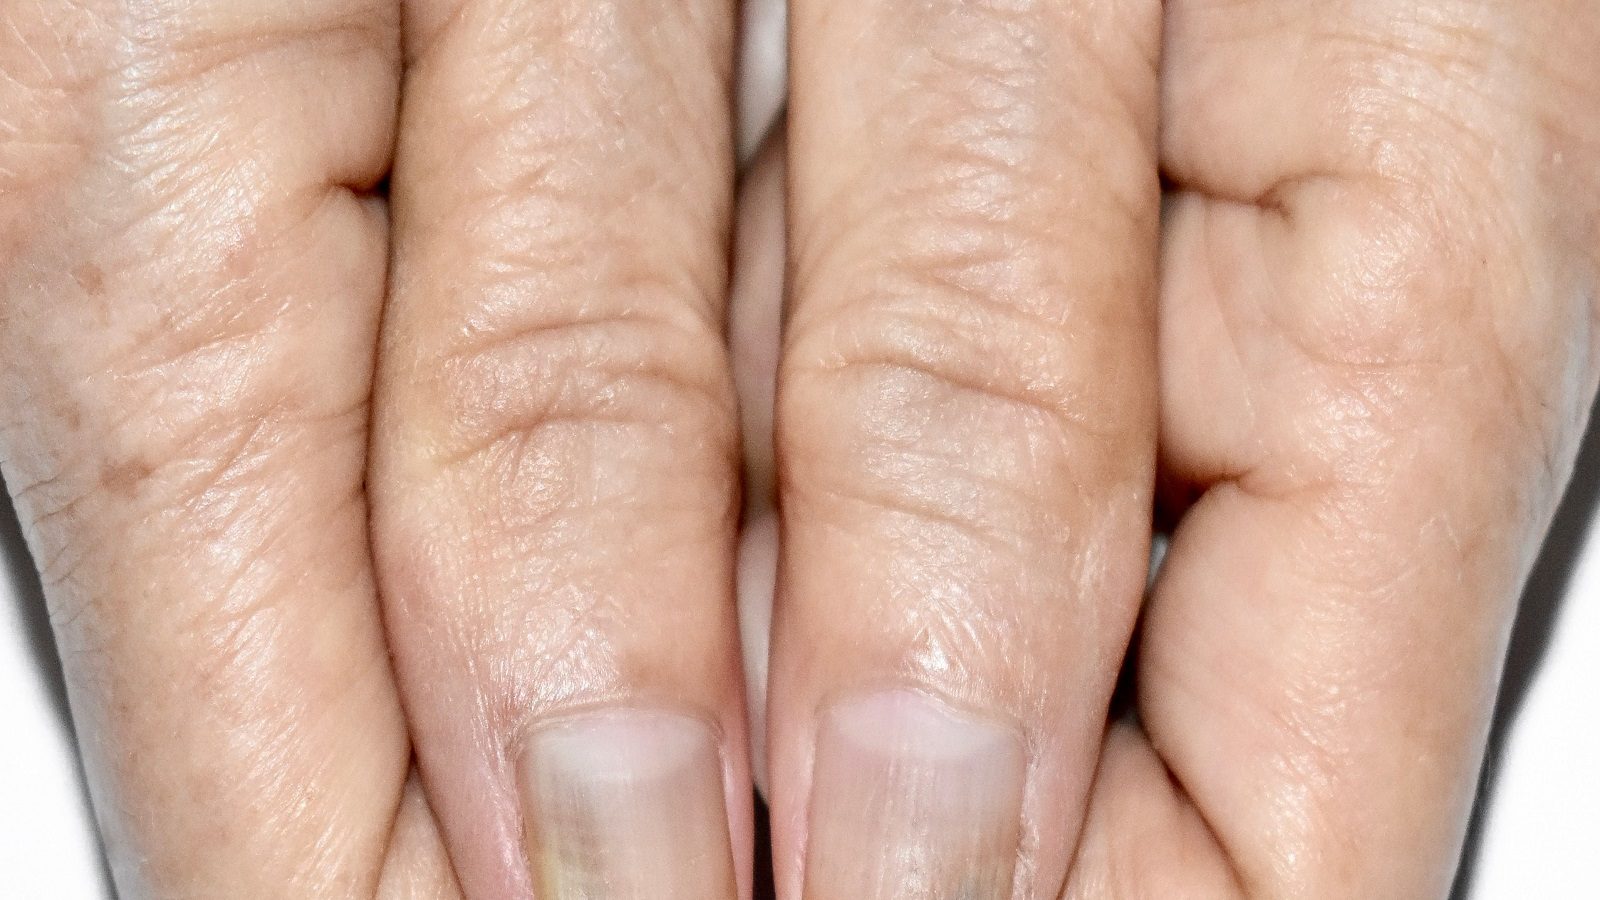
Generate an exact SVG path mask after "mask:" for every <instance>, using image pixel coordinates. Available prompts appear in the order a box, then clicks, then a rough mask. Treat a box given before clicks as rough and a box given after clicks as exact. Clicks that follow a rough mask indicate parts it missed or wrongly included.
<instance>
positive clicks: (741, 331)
mask: <svg viewBox="0 0 1600 900" xmlns="http://www.w3.org/2000/svg"><path fill="white" fill-rule="evenodd" d="M784 140H785V135H784V132H783V129H782V128H781V127H780V128H779V129H777V130H776V131H774V132H773V133H772V134H771V135H769V136H768V138H767V141H766V142H765V143H763V144H762V145H761V148H760V150H759V151H758V152H757V153H756V156H755V159H754V161H753V162H752V163H751V165H750V170H749V171H748V172H746V173H745V175H744V177H743V178H742V179H741V180H740V184H739V209H738V216H737V218H736V221H735V228H734V246H733V281H732V284H731V285H730V289H729V313H728V343H729V360H730V363H731V365H732V367H733V383H734V387H735V389H736V390H737V392H738V396H739V433H740V438H741V440H740V445H741V447H742V448H743V455H744V482H743V484H744V513H743V515H742V516H741V521H740V528H739V552H738V563H737V573H736V574H737V578H736V582H735V583H736V585H737V589H738V590H737V592H738V601H739V642H740V646H741V648H742V650H743V652H744V672H745V705H746V707H747V715H746V721H747V724H748V727H749V731H750V761H751V771H752V772H753V774H754V776H755V781H756V784H757V785H758V786H760V787H761V788H762V789H763V790H765V787H766V716H767V655H768V649H769V647H770V644H771V633H772V594H773V588H774V584H775V582H776V579H777V577H778V515H777V494H776V492H777V487H776V467H775V465H774V461H773V454H772V403H773V392H774V386H775V384H776V382H777V376H778V345H779V335H780V332H781V330H782V325H781V319H782V317H783V267H784V252H783V251H784V244H785V241H784V224H785V223H784V214H783V204H784V192H783V184H784V169H785V166H784V153H783V147H784Z"/></svg>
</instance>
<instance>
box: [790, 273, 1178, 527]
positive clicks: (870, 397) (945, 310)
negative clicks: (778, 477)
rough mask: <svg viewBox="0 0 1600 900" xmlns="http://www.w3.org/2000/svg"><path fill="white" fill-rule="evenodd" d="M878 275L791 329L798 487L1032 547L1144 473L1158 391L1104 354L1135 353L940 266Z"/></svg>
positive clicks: (793, 465)
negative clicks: (866, 289)
mask: <svg viewBox="0 0 1600 900" xmlns="http://www.w3.org/2000/svg"><path fill="white" fill-rule="evenodd" d="M877 281H878V283H879V284H880V285H881V286H885V287H884V289H882V290H879V291H876V292H874V293H872V294H871V295H870V296H866V297H862V298H859V299H857V298H853V297H852V298H850V299H847V300H846V301H845V302H842V303H839V304H837V305H836V306H834V307H833V308H832V310H831V311H829V312H826V313H823V314H816V315H813V316H811V317H809V318H808V320H807V321H805V322H803V323H799V324H798V325H797V327H795V328H793V329H791V334H790V343H789V347H788V349H787V352H786V353H785V356H784V362H783V371H782V372H781V374H780V379H779V398H778V404H779V413H778V424H779V434H778V441H779V445H780V447H781V448H782V455H783V457H784V460H785V465H784V467H783V468H784V471H783V479H784V482H785V487H786V488H787V489H789V490H790V491H791V492H794V493H798V494H800V495H811V496H814V497H818V498H819V499H822V500H824V501H826V505H829V506H832V507H841V506H842V507H844V508H849V507H856V508H860V509H866V510H870V511H872V512H873V513H883V514H889V515H892V516H894V517H898V518H904V519H914V520H917V521H919V522H921V523H922V524H924V525H933V526H935V527H939V528H944V529H948V530H950V531H951V532H953V533H958V534H959V535H960V536H961V537H962V538H963V539H972V538H978V539H981V540H984V541H986V542H989V543H992V544H998V545H1002V546H1011V547H1015V548H1018V549H1019V550H1020V548H1022V547H1024V546H1026V545H1027V544H1028V542H1029V541H1035V540H1037V539H1038V538H1039V537H1040V535H1043V534H1047V533H1050V532H1052V531H1053V530H1056V529H1058V528H1060V527H1062V522H1063V518H1062V517H1063V516H1064V515H1066V514H1067V513H1068V512H1069V511H1070V510H1071V509H1072V508H1073V504H1072V503H1071V502H1057V501H1067V500H1070V499H1071V498H1078V499H1080V500H1081V499H1082V498H1084V497H1093V496H1098V495H1099V494H1100V493H1102V492H1104V491H1106V490H1117V489H1120V488H1123V487H1126V486H1128V485H1130V484H1131V483H1133V482H1134V481H1136V480H1137V479H1138V478H1139V477H1141V474H1142V472H1143V466H1142V464H1141V460H1142V458H1143V452H1144V451H1143V449H1142V448H1143V445H1144V444H1145V443H1147V442H1148V441H1142V440H1140V438H1139V436H1140V435H1142V434H1143V430H1144V429H1147V428H1148V427H1149V423H1150V421H1151V420H1152V419H1153V415H1147V414H1143V413H1142V411H1141V409H1140V406H1141V404H1142V403H1144V402H1146V401H1147V400H1148V398H1147V397H1145V396H1142V394H1141V392H1140V391H1141V389H1140V388H1138V387H1135V386H1133V385H1137V384H1138V383H1139V382H1138V380H1137V377H1136V376H1135V375H1134V374H1133V373H1127V374H1126V375H1119V372H1120V370H1121V367H1120V366H1119V365H1118V364H1115V363H1105V362H1104V361H1103V360H1102V359H1100V358H1099V357H1100V354H1101V353H1102V352H1106V351H1107V350H1108V349H1109V350H1110V352H1106V355H1108V356H1109V355H1112V354H1113V353H1114V352H1115V351H1114V349H1113V348H1108V347H1106V344H1110V345H1117V346H1125V345H1119V344H1118V342H1117V341H1115V340H1110V341H1107V340H1106V336H1105V335H1104V334H1102V335H1099V336H1098V338H1097V339H1096V340H1095V341H1091V342H1089V343H1092V344H1093V345H1094V346H1087V345H1086V344H1085V342H1082V341H1080V340H1079V339H1078V338H1077V337H1075V336H1074V335H1073V334H1072V333H1071V332H1070V330H1069V329H1067V328H1065V327H1063V323H1062V322H1060V321H1059V320H1048V319H1044V318H1041V317H1040V316H1039V315H1038V314H1037V312H1036V311H1030V310H1028V309H1027V308H1026V306H1025V305H1019V304H1017V303H1015V302H1010V301H1013V300H1014V298H1010V300H1008V298H1004V297H1003V296H999V295H995V294H983V293H975V292H973V291H970V290H966V289H962V288H960V287H957V286H953V285H952V284H950V283H948V282H942V281H941V279H940V278H938V277H935V276H929V275H927V274H926V273H909V274H900V275H896V276H891V277H889V278H887V279H878V280H877ZM1146 437H1148V436H1146ZM1130 448H1138V449H1130ZM1041 493H1042V495H1043V496H1044V497H1045V498H1048V499H1047V500H1046V501H1045V502H1041Z"/></svg>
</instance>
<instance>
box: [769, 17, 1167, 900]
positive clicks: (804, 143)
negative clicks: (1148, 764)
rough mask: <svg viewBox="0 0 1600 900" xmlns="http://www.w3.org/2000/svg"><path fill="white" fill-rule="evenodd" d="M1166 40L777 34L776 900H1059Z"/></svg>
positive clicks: (1129, 390) (1109, 608) (1113, 596)
mask: <svg viewBox="0 0 1600 900" xmlns="http://www.w3.org/2000/svg"><path fill="white" fill-rule="evenodd" d="M1158 13H1159V5H1158V4H1154V3H1094V4H1089V5H1087V6H1084V5H1081V4H1080V5H1077V6H1072V5H1069V4H1063V3H1044V2H1025V3H1005V4H1002V3H978V4H972V3H956V2H939V3H909V2H894V3H881V4H853V3H838V2H823V0H807V2H800V3H796V4H795V5H794V6H793V7H792V9H791V36H792V41H793V43H792V57H791V59H792V64H793V80H792V85H793V87H792V93H791V106H790V120H789V123H790V124H789V127H790V129H791V131H790V135H791V138H790V166H791V174H790V190H791V195H790V213H791V245H790V271H791V277H792V282H791V291H792V297H791V300H792V302H793V304H794V308H793V310H792V311H791V314H790V318H789V321H788V327H789V332H788V334H787V335H786V337H785V353H784V358H783V363H782V368H781V370H780V378H779V402H778V423H779V429H778V431H779V438H778V457H779V460H780V481H781V503H782V508H783V525H784V544H783V560H782V564H781V567H780V581H779V602H778V610H777V623H776V631H775V633H774V642H775V645H774V655H773V671H772V688H771V689H772V695H771V696H772V703H771V707H770V711H769V716H770V720H771V722H770V725H769V731H770V734H771V740H772V744H771V751H770V752H771V761H770V768H771V776H772V799H773V815H774V818H773V822H774V836H775V841H776V849H775V855H776V864H777V866H778V879H779V884H780V886H781V889H782V891H783V894H782V896H786V897H790V898H799V897H801V896H804V897H806V898H808V900H833V898H851V900H863V898H873V900H875V898H891V897H968V898H1010V897H1013V896H1015V897H1045V896H1053V892H1054V891H1056V890H1058V889H1059V888H1060V886H1061V883H1062V879H1063V877H1064V873H1065V870H1066V867H1067V862H1068V858H1069V856H1070V854H1071V850H1072V845H1073V841H1074V835H1075V833H1076V831H1077V826H1078V823H1079V822H1080V820H1081V816H1082V809H1083V802H1084V796H1085V793H1086V791H1087V786H1088V781H1089V778H1090V775H1091V773H1092V771H1093V768H1094V760H1095V755H1096V752H1097V750H1098V746H1099V741H1100V735H1101V733H1102V731H1103V728H1104V720H1105V709H1106V703H1107V699H1108V696H1109V694H1110V690H1111V686H1112V682H1113V680H1114V677H1115V674H1116V670H1117V665H1118V661H1119V660H1120V658H1121V656H1122V651H1123V647H1124V645H1125V642H1126V640H1127V636H1128V631H1129V629H1130V627H1131V624H1132V621H1133V617H1134V614H1135V611H1136V609H1137V605H1138V603H1139V599H1140V593H1141V589H1142V586H1143V581H1144V577H1145V568H1146V563H1145V558H1146V549H1145V548H1146V543H1147V540H1148V535H1149V515H1150V513H1149V502H1150V493H1151V492H1150V480H1151V470H1152V458H1153V455H1154V419H1155V413H1154V407H1153V397H1154V376H1153V371H1154V362H1153V340H1154V338H1153V327H1152V302H1151V301H1152V297H1153V279H1154V271H1153V269H1154V267H1153V257H1154V237H1155V226H1156V215H1157V201H1158V185H1157V178H1156V170H1155V163H1154V134H1155V104H1156V95H1155V75H1154V60H1155V52H1156V45H1157V40H1158V31H1159V28H1158V26H1159V19H1158ZM802 880H803V883H804V886H803V888H802V887H801V882H802Z"/></svg>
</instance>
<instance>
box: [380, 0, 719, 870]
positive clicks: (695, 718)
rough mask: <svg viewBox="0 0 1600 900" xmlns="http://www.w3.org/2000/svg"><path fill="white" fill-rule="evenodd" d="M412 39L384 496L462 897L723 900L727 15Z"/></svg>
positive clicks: (387, 341) (471, 21)
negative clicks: (683, 899) (720, 899)
mask: <svg viewBox="0 0 1600 900" xmlns="http://www.w3.org/2000/svg"><path fill="white" fill-rule="evenodd" d="M407 15H408V18H407V21H406V29H407V34H406V40H407V46H408V54H409V61H408V74H407V79H406V86H405V89H404V94H403V98H402V109H403V110H404V112H403V115H402V121H401V134H400V139H399V147H398V151H397V158H396V163H395V170H394V175H393V180H392V197H393V202H394V206H395V227H394V232H395V250H394V253H395V274H394V280H393V286H392V293H391V300H390V306H389V308H388V310H387V311H386V315H385V334H384V344H383V351H382V358H381V361H380V365H379V371H380V376H379V385H378V394H377V397H378V401H377V410H376V422H377V425H376V432H375V442H376V445H375V453H374V455H375V462H374V468H373V477H372V485H373V487H372V490H373V493H374V504H375V510H374V512H375V522H374V528H375V532H374V536H375V543H376V546H377V548H378V562H379V575H380V580H381V583H382V586H383V594H384V602H385V607H386V613H387V621H388V625H389V632H390V635H391V641H392V644H393V646H394V650H395V655H396V665H397V668H398V673H399V677H400V680H401V687H402V694H403V697H404V701H405V704H406V707H407V712H408V714H409V717H410V721H411V724H412V729H413V736H414V739H415V741H416V745H417V751H416V752H417V758H418V765H419V768H420V770H421V773H422V777H423V781H424V784H425V787H426V788H427V792H428V796H429V799H430V800H431V801H432V803H433V806H434V808H435V810H436V811H437V812H438V813H439V816H440V822H441V826H442V829H443V833H444V836H445V839H446V842H447V843H448V845H449V846H450V848H451V856H452V859H453V861H454V863H455V866H456V871H457V874H458V875H459V877H460V879H461V885H462V888H463V889H464V891H465V892H466V894H467V895H468V896H489V897H531V896H538V897H541V898H547V897H557V898H565V897H590V896H606V897H617V898H632V897H651V898H675V897H693V898H711V897H731V896H733V895H734V893H735V874H734V858H735V853H734V848H737V849H738V851H739V852H738V854H737V858H738V859H739V860H741V861H744V860H746V859H747V858H748V853H747V852H746V851H747V849H748V846H749V842H750V833H749V831H750V823H749V818H750V812H749V809H748V805H749V802H750V789H749V776H748V771H747V763H746V756H745V750H744V748H745V736H744V726H743V718H744V707H743V696H742V691H741V684H742V679H741V678H740V667H739V655H738V646H737V638H738V635H737V630H736V622H735V618H734V605H733V595H732V588H733V565H732V550H733V542H734V526H735V522H736V517H737V512H738V511H737V483H736V478H737V472H736V468H735V467H736V465H737V459H736V451H735V448H736V442H737V435H736V431H735V423H734V403H733V391H732V389H731V384H730V381H731V379H730V377H729V372H728V366H727V360H726V353H725V350H724V340H723V322H722V318H723V301H724V293H725V288H726V285H725V283H724V282H725V280H726V272H727V253H726V244H727V236H728V231H729V221H728V220H729V214H730V211H729V206H730V202H731V201H730V195H731V193H732V181H733V173H732V149H731V144H732V136H731V135H732V127H731V123H730V121H729V119H730V111H729V110H730V107H731V98H730V94H729V90H728V78H729V69H730V67H731V41H732V10H731V7H730V6H729V5H728V4H726V3H724V2H721V0H717V2H709V0H708V2H693V3H686V4H684V3H624V2H601V3H595V2H558V3H540V4H513V3H503V2H492V0H467V2H465V3H454V2H450V3H446V2H432V0H417V2H413V3H411V4H410V5H409V6H408V8H407ZM747 870H748V864H747V863H742V865H741V867H740V871H739V873H738V878H739V883H740V884H747V883H748V877H749V873H748V871H747ZM597 892H598V893H597Z"/></svg>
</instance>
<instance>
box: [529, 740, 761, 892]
mask: <svg viewBox="0 0 1600 900" xmlns="http://www.w3.org/2000/svg"><path fill="white" fill-rule="evenodd" d="M521 779H522V795H523V796H522V801H523V811H524V812H523V814H524V819H525V824H526V828H527V835H528V837H527V844H528V859H529V862H530V864H531V865H532V867H533V876H534V883H535V885H537V886H538V891H539V894H538V896H539V900H644V898H651V900H690V898H693V900H722V898H733V897H735V896H736V895H737V891H736V888H735V886H734V875H733V852H732V849H731V843H730V841H729V836H728V817H727V806H726V804H725V802H724V797H723V790H722V765H721V762H720V756H719V754H718V752H717V742H716V737H715V735H714V734H713V732H712V730H711V728H710V727H709V726H707V725H706V724H705V723H704V722H701V721H699V720H698V719H694V718H692V717H689V716H683V715H677V714H674V713H667V712H656V711H650V710H608V711H604V712H598V713H588V714H585V715H582V716H576V717H573V718H570V719H563V720H561V721H558V722H554V723H551V724H549V725H545V726H543V727H541V728H539V729H537V730H535V731H534V732H533V733H532V735H531V736H530V738H529V741H528V744H527V748H526V750H525V751H524V755H523V759H522V773H521Z"/></svg>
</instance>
